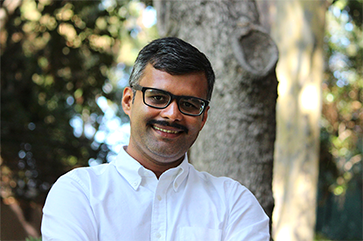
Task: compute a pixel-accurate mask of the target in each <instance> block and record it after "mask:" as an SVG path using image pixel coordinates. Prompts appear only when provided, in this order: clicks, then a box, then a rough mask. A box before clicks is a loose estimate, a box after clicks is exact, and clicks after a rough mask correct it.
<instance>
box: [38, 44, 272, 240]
mask: <svg viewBox="0 0 363 241" xmlns="http://www.w3.org/2000/svg"><path fill="white" fill-rule="evenodd" d="M214 78H215V77H214V72H213V70H212V67H211V64H210V62H209V61H208V59H207V58H206V57H205V55H204V54H203V53H201V52H199V51H198V50H197V49H196V48H194V47H193V46H191V45H190V44H188V43H186V42H184V41H182V40H180V39H177V38H162V39H157V40H154V41H153V42H151V43H150V44H148V45H147V46H146V47H144V48H143V49H142V50H141V51H140V53H139V56H138V57H137V59H136V62H135V66H134V69H133V72H132V74H131V77H130V87H126V88H125V90H124V95H123V98H122V107H123V109H124V112H125V113H126V114H127V115H128V116H129V117H130V126H131V134H130V142H129V145H128V146H124V148H123V150H122V151H121V152H120V154H119V155H118V157H117V159H116V160H115V161H113V162H111V163H110V164H104V165H100V166H96V167H87V168H78V169H75V170H73V171H71V172H69V173H67V174H66V175H64V176H62V177H61V178H59V180H58V181H57V182H56V183H55V184H54V186H53V187H52V189H51V191H50V192H49V195H48V197H47V201H46V204H45V206H44V209H43V213H44V214H43V221H42V235H43V241H46V240H66V241H71V240H107V241H111V240H126V241H133V240H141V241H146V240H172V241H174V240H188V241H190V240H195V241H200V240H208V241H213V240H248V241H251V240H269V228H268V226H269V219H268V217H267V216H266V215H265V213H264V211H263V210H262V208H261V206H260V205H259V203H258V202H257V200H256V199H255V197H254V196H253V195H252V194H251V193H250V192H249V191H248V190H247V189H246V188H245V187H243V186H242V185H240V184H239V183H238V182H236V181H233V180H232V179H230V178H226V177H219V178H217V177H213V176H212V175H210V174H208V173H205V172H198V171H196V170H195V169H194V167H193V166H192V165H190V164H189V163H188V160H187V155H186V152H187V150H188V149H189V148H190V146H192V144H193V143H194V141H195V140H196V138H197V136H198V133H199V131H200V130H201V129H202V128H203V126H204V124H205V122H206V120H207V117H208V110H209V100H210V99H211V96H212V90H213V85H214Z"/></svg>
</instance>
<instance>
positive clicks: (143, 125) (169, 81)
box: [122, 64, 209, 166]
mask: <svg viewBox="0 0 363 241" xmlns="http://www.w3.org/2000/svg"><path fill="white" fill-rule="evenodd" d="M139 85H141V86H143V87H152V88H157V89H161V90H165V91H168V92H170V93H172V94H174V95H186V96H193V97H199V98H203V99H206V97H207V89H208V84H207V79H206V77H205V75H204V73H193V74H187V75H170V74H168V73H167V72H164V71H160V70H157V69H155V68H154V67H153V66H152V65H151V64H148V65H147V66H146V68H145V70H144V75H143V76H142V78H141V80H140V83H139ZM132 99H133V90H132V89H131V88H129V87H127V88H126V89H125V90H124V96H123V99H122V106H123V109H124V111H125V113H126V114H127V115H128V116H129V117H130V125H131V137H130V143H129V146H128V148H127V152H128V153H129V154H130V155H131V156H133V157H134V158H135V159H136V160H138V161H139V162H141V163H142V164H145V162H153V164H154V165H155V164H156V165H166V166H167V165H168V164H169V165H170V164H173V163H175V162H178V161H180V159H181V158H183V157H184V154H185V152H186V151H187V150H188V149H189V148H190V146H191V145H192V144H193V143H194V141H195V139H196V138H197V136H198V133H199V131H200V130H201V129H202V128H203V126H204V124H205V122H206V119H207V115H208V109H209V107H208V108H207V109H206V110H205V112H204V113H203V114H202V115H200V116H188V115H184V114H182V113H181V112H180V111H179V109H178V106H177V103H176V100H173V101H172V102H171V103H170V105H169V106H168V107H166V108H165V109H155V108H152V107H149V106H146V105H145V104H144V102H143V93H142V91H136V92H135V99H134V101H133V100H132ZM146 166H147V165H146Z"/></svg>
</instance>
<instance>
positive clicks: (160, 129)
mask: <svg viewBox="0 0 363 241" xmlns="http://www.w3.org/2000/svg"><path fill="white" fill-rule="evenodd" d="M153 127H154V129H156V130H158V131H162V132H166V133H171V134H177V133H179V131H171V130H165V129H162V128H159V127H156V126H153Z"/></svg>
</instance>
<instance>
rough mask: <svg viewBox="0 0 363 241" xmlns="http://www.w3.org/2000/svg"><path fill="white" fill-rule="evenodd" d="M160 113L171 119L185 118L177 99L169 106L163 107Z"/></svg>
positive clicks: (179, 119)
mask: <svg viewBox="0 0 363 241" xmlns="http://www.w3.org/2000/svg"><path fill="white" fill-rule="evenodd" d="M160 115H161V117H163V118H165V119H169V120H171V121H181V120H182V118H183V114H182V113H181V112H180V111H179V108H178V103H177V102H176V100H173V101H172V102H171V103H170V104H169V105H168V107H166V108H165V109H162V110H161V112H160Z"/></svg>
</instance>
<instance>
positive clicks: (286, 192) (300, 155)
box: [258, 0, 326, 241]
mask: <svg viewBox="0 0 363 241" xmlns="http://www.w3.org/2000/svg"><path fill="white" fill-rule="evenodd" d="M258 6H259V9H260V13H261V16H263V17H264V19H262V23H263V25H264V26H265V27H266V28H267V29H270V32H271V36H272V37H273V39H274V40H275V41H276V43H277V45H278V47H279V51H280V59H279V63H278V65H277V69H276V72H277V77H278V79H279V88H278V94H279V98H278V101H277V113H276V115H277V118H276V119H277V136H276V145H275V163H274V182H273V190H274V198H275V209H274V215H273V236H274V239H275V241H285V240H289V241H297V240H299V241H300V240H313V237H314V228H315V219H316V195H317V181H318V162H319V143H320V142H319V136H320V128H319V118H320V113H321V94H320V93H321V81H322V78H323V76H322V74H323V64H324V62H323V38H324V25H325V12H326V2H325V1H323V0H319V1H306V0H291V1H260V2H258Z"/></svg>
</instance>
